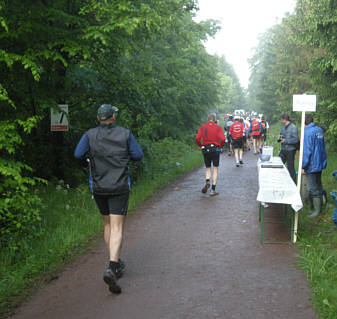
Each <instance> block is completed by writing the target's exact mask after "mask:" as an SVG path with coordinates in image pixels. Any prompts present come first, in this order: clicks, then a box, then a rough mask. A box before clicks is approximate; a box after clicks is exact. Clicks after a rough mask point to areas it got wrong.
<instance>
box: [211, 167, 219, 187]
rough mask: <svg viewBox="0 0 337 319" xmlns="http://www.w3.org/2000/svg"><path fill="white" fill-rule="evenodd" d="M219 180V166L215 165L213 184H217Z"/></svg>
mask: <svg viewBox="0 0 337 319" xmlns="http://www.w3.org/2000/svg"><path fill="white" fill-rule="evenodd" d="M217 181H218V167H213V177H212V185H216V182H217Z"/></svg>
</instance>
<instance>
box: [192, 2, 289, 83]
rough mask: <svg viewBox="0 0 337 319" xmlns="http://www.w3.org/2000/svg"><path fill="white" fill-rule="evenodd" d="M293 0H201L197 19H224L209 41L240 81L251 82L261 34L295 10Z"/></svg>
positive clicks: (213, 51)
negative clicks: (251, 61) (251, 65)
mask: <svg viewBox="0 0 337 319" xmlns="http://www.w3.org/2000/svg"><path fill="white" fill-rule="evenodd" d="M294 7H295V1H294V0H199V8H200V11H199V12H198V15H197V20H198V21H200V20H207V19H214V20H219V21H220V22H221V27H222V29H221V31H220V32H219V33H218V34H217V35H216V38H215V39H212V38H211V39H209V41H208V42H207V43H206V48H207V51H208V52H209V53H210V54H218V55H224V56H225V57H226V59H227V61H228V62H229V63H231V64H232V65H233V66H234V68H235V71H236V73H237V75H238V76H239V78H240V81H241V84H242V86H244V87H247V86H248V80H249V76H250V71H249V66H248V61H247V60H248V59H249V58H250V57H251V56H252V54H253V52H254V50H253V49H254V47H256V46H257V44H258V36H259V34H261V33H263V32H264V31H266V30H267V29H268V28H270V27H272V26H273V25H274V24H276V23H277V22H280V21H281V20H282V18H283V17H284V15H285V13H286V12H292V11H293V9H294Z"/></svg>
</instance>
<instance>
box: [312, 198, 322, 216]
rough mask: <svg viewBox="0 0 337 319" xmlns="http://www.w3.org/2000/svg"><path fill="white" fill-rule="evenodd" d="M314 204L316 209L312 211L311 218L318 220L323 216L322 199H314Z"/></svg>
mask: <svg viewBox="0 0 337 319" xmlns="http://www.w3.org/2000/svg"><path fill="white" fill-rule="evenodd" d="M312 203H313V206H314V209H313V210H312V213H311V215H310V216H309V217H310V218H316V217H318V216H319V215H320V214H321V210H322V198H320V197H314V198H313V199H312Z"/></svg>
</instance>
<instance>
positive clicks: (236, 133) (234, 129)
mask: <svg viewBox="0 0 337 319" xmlns="http://www.w3.org/2000/svg"><path fill="white" fill-rule="evenodd" d="M244 130H245V128H244V126H243V124H242V123H240V122H235V123H234V124H232V126H231V128H230V129H229V134H230V135H232V138H233V140H237V139H239V138H243V132H244Z"/></svg>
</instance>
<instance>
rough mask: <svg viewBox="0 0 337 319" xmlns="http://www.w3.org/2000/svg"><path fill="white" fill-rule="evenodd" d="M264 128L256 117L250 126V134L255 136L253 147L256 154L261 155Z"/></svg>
mask: <svg viewBox="0 0 337 319" xmlns="http://www.w3.org/2000/svg"><path fill="white" fill-rule="evenodd" d="M262 132H263V128H262V125H261V123H260V122H258V121H257V119H256V117H255V118H254V117H253V118H252V123H251V124H250V128H249V133H251V134H252V136H253V147H254V154H259V148H260V137H261V135H262Z"/></svg>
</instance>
